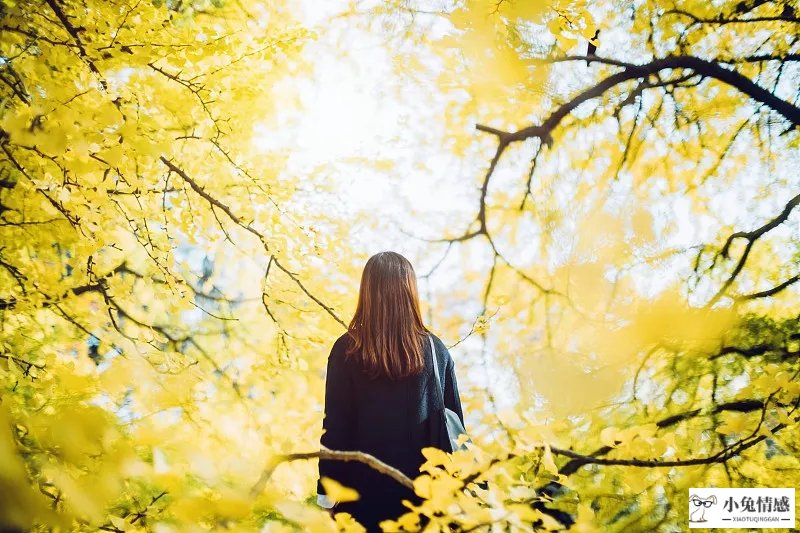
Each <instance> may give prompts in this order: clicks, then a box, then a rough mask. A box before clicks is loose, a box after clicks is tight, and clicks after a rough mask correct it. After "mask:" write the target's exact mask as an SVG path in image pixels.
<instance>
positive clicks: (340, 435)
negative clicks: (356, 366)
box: [317, 345, 355, 507]
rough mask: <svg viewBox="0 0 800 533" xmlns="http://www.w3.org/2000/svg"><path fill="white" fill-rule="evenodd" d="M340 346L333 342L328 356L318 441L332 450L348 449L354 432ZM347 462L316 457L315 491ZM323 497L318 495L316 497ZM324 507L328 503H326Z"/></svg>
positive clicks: (338, 475) (337, 474) (337, 477)
mask: <svg viewBox="0 0 800 533" xmlns="http://www.w3.org/2000/svg"><path fill="white" fill-rule="evenodd" d="M338 347H339V346H337V345H334V347H333V349H332V350H331V354H330V356H329V357H328V367H327V372H326V375H325V414H324V417H323V419H322V437H321V438H320V444H322V445H323V446H325V447H326V448H329V449H331V450H349V449H351V445H352V442H351V437H352V435H353V429H354V428H353V426H354V424H353V421H354V420H355V413H354V412H353V407H354V405H353V394H352V387H351V385H352V384H351V380H350V376H349V373H348V372H347V371H346V370H347V369H346V368H345V367H344V365H343V364H342V363H343V361H342V357H343V355H344V354H342V353H339V352H340V350H338V349H337V348H338ZM345 465H346V463H345V462H344V461H336V460H332V459H320V460H319V476H318V478H317V494H318V495H324V496H327V495H326V494H325V489H324V488H323V487H322V477H329V478H332V479H335V480H337V481H340V482H341V480H342V479H343V476H342V473H343V472H344V469H345ZM321 500H325V501H328V500H327V499H326V498H322V499H321V498H319V497H318V498H317V501H318V502H319V501H321ZM325 506H326V507H327V505H325Z"/></svg>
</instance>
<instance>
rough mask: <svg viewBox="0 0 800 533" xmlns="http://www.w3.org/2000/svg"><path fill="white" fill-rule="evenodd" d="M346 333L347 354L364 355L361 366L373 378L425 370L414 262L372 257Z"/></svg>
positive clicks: (423, 330) (392, 256)
mask: <svg viewBox="0 0 800 533" xmlns="http://www.w3.org/2000/svg"><path fill="white" fill-rule="evenodd" d="M348 333H349V334H350V337H351V338H352V340H353V342H351V343H350V345H349V347H348V349H347V354H348V355H356V354H360V356H359V359H360V363H361V364H360V366H361V368H362V369H363V370H364V371H365V372H366V373H367V375H369V376H370V377H372V378H376V377H379V376H384V377H388V378H389V379H392V380H396V379H400V378H404V377H407V376H412V375H417V374H419V373H420V372H422V370H423V369H424V368H425V352H424V349H423V346H424V344H423V341H424V340H425V338H426V334H427V333H428V329H427V328H426V327H425V325H424V324H423V323H422V313H420V310H419V295H418V292H417V276H416V274H415V273H414V267H412V266H411V263H410V262H409V261H408V259H406V258H405V257H403V256H402V255H400V254H398V253H396V252H380V253H377V254H375V255H373V256H372V257H370V258H369V260H368V261H367V264H366V265H365V266H364V272H363V273H362V274H361V288H360V289H359V291H358V305H357V306H356V312H355V315H353V320H351V321H350V326H349V327H348Z"/></svg>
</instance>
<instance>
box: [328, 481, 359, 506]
mask: <svg viewBox="0 0 800 533" xmlns="http://www.w3.org/2000/svg"><path fill="white" fill-rule="evenodd" d="M320 481H321V482H322V487H323V488H324V489H325V494H327V495H328V497H329V498H331V499H332V500H334V501H337V502H353V501H356V500H358V498H359V494H358V491H357V490H355V489H352V488H350V487H345V486H344V485H342V484H341V483H339V482H338V481H336V480H335V479H331V478H329V477H325V476H322V479H321V480H320Z"/></svg>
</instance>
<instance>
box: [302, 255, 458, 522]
mask: <svg viewBox="0 0 800 533" xmlns="http://www.w3.org/2000/svg"><path fill="white" fill-rule="evenodd" d="M429 336H430V337H432V338H433V342H434V345H435V347H436V359H435V361H436V363H437V364H438V365H439V375H440V376H441V378H442V380H443V382H444V403H445V405H446V406H447V407H449V408H450V409H452V410H453V411H455V412H456V413H457V414H458V417H459V419H461V422H462V424H463V422H464V415H463V413H462V411H461V400H460V398H459V395H458V386H457V383H456V374H455V369H454V366H453V359H452V358H451V357H450V353H449V352H448V351H447V348H446V347H445V345H444V344H443V343H442V341H441V340H440V339H439V338H438V337H436V336H435V335H433V334H432V333H430V331H429V330H428V329H427V328H426V327H425V325H424V324H423V323H422V314H421V313H420V310H419V297H418V295H417V280H416V276H415V274H414V268H413V267H412V266H411V263H409V262H408V260H407V259H406V258H405V257H403V256H402V255H400V254H398V253H395V252H381V253H378V254H376V255H374V256H372V257H371V258H370V259H369V260H368V261H367V264H366V266H365V267H364V272H363V274H362V276H361V288H360V290H359V294H358V304H357V306H356V312H355V315H354V316H353V320H352V321H351V322H350V325H349V327H348V330H347V332H346V333H345V334H344V335H342V336H341V337H339V338H338V339H337V340H336V342H335V343H334V345H333V349H332V350H331V353H330V356H329V358H328V370H327V377H326V380H325V418H324V419H323V423H322V427H323V434H322V438H321V439H320V442H321V443H322V445H323V446H326V447H327V448H330V449H332V450H358V451H361V452H364V453H367V454H370V455H372V456H374V457H376V458H378V459H380V460H381V461H383V462H384V463H387V464H389V465H391V466H394V467H395V468H397V469H399V470H400V471H401V472H403V473H404V474H405V475H406V476H408V477H409V478H411V479H413V478H415V477H417V476H418V475H419V474H420V472H419V467H420V465H422V463H424V462H425V458H424V456H423V455H422V453H421V450H422V448H425V447H427V446H439V443H442V442H444V441H443V440H442V439H443V438H444V439H446V434H447V433H446V431H447V430H446V428H444V426H443V424H442V417H441V411H442V409H443V408H444V407H443V406H442V404H441V397H440V396H439V395H438V394H437V392H436V389H435V388H434V387H435V386H436V378H435V375H434V372H433V366H432V365H433V363H434V358H433V354H432V353H431V348H430V341H429V338H430V337H429ZM442 432H444V433H442ZM443 446H444V445H442V447H443ZM446 451H449V450H446ZM319 476H320V480H319V481H318V482H317V502H318V503H319V504H320V505H321V506H323V507H326V508H331V505H333V504H335V505H334V506H333V509H332V512H333V513H336V512H348V513H350V514H351V515H352V516H353V517H354V518H355V519H356V520H358V521H359V522H360V523H361V524H362V525H363V526H364V527H366V528H367V531H369V532H372V531H381V529H380V527H379V523H380V522H381V521H383V520H386V519H396V518H397V517H399V516H400V515H402V514H403V513H404V512H407V511H409V509H408V508H407V507H405V506H404V505H403V504H402V503H401V501H402V500H403V499H407V500H409V501H411V502H413V503H414V504H419V503H420V501H421V500H420V499H419V498H418V497H417V496H416V495H415V494H414V492H413V491H411V490H409V489H407V488H406V487H404V486H403V485H401V484H400V483H398V482H397V481H395V480H394V479H392V478H390V477H389V476H387V475H385V474H381V473H378V472H376V471H375V470H373V469H372V468H371V467H369V466H367V465H365V464H363V463H359V462H355V461H353V462H345V461H336V460H320V461H319ZM322 477H329V478H332V479H334V480H336V481H338V482H339V483H341V484H342V485H345V486H347V487H352V488H354V489H355V490H357V491H358V493H359V495H360V496H359V499H358V500H356V501H353V502H341V503H336V502H333V501H331V499H330V498H328V497H327V495H326V494H325V491H324V488H323V486H322V483H321V478H322Z"/></svg>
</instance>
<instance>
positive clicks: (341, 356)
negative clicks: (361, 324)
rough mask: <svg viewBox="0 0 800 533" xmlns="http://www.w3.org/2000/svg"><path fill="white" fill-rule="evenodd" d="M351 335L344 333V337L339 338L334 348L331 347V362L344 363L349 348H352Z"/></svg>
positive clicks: (334, 343)
mask: <svg viewBox="0 0 800 533" xmlns="http://www.w3.org/2000/svg"><path fill="white" fill-rule="evenodd" d="M351 340H352V339H351V338H350V334H349V333H348V332H344V333H343V334H342V335H340V336H339V338H337V339H336V340H335V341H334V342H333V346H332V347H331V353H330V356H329V357H328V358H329V360H330V361H331V362H339V361H344V360H345V359H346V357H345V355H346V354H345V352H346V351H347V348H348V346H350V342H351Z"/></svg>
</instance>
